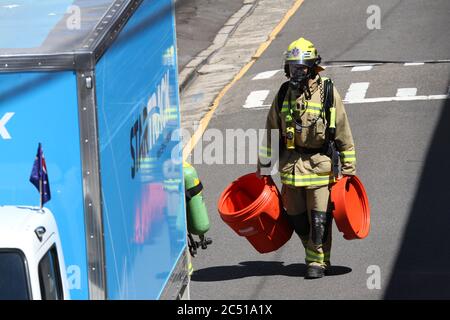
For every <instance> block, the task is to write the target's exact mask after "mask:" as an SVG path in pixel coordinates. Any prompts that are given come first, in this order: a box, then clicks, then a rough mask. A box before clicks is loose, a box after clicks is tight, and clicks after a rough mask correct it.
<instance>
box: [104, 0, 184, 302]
mask: <svg viewBox="0 0 450 320" xmlns="http://www.w3.org/2000/svg"><path fill="white" fill-rule="evenodd" d="M96 88H97V104H98V124H99V148H100V170H101V182H102V197H103V222H104V230H105V252H106V270H107V297H108V298H109V299H156V298H159V296H160V294H161V291H162V290H163V288H164V286H165V284H166V282H167V281H168V278H169V276H170V274H171V271H172V269H173V268H174V266H175V264H176V262H177V260H178V258H179V257H180V255H181V254H182V252H183V250H185V248H186V231H185V230H186V220H185V208H184V206H185V204H184V184H183V181H182V163H181V147H180V143H179V137H178V134H177V129H179V123H180V119H179V108H178V106H179V97H178V83H177V65H176V44H175V37H174V13H173V4H172V1H171V0H158V1H150V0H148V1H144V2H143V3H142V4H141V6H140V7H139V9H138V11H137V12H136V13H135V14H134V15H133V16H132V18H131V19H130V21H129V22H128V23H127V25H126V26H125V28H124V29H123V30H122V32H121V34H120V35H119V37H118V38H117V40H116V41H115V42H114V44H113V45H112V47H111V48H109V49H108V50H107V52H106V53H105V54H104V56H103V57H102V58H101V60H100V61H99V63H98V65H97V66H96Z"/></svg>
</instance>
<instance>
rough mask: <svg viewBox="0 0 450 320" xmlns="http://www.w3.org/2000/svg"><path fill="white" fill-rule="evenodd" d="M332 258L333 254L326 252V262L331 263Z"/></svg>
mask: <svg viewBox="0 0 450 320" xmlns="http://www.w3.org/2000/svg"><path fill="white" fill-rule="evenodd" d="M330 258H331V253H330V252H325V253H324V261H328V262H329V261H330Z"/></svg>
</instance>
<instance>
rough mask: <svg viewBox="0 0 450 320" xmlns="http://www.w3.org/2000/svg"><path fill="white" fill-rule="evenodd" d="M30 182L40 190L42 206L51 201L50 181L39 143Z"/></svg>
mask: <svg viewBox="0 0 450 320" xmlns="http://www.w3.org/2000/svg"><path fill="white" fill-rule="evenodd" d="M30 182H31V183H32V184H33V185H34V186H35V187H36V189H38V191H39V193H40V195H41V206H42V205H44V204H45V203H46V202H47V201H49V200H50V198H51V195H50V183H49V181H48V174H47V165H46V164H45V158H44V152H43V151H42V146H41V143H39V146H38V150H37V154H36V159H35V160H34V164H33V169H32V170H31V175H30Z"/></svg>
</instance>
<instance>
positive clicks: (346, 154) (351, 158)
mask: <svg viewBox="0 0 450 320" xmlns="http://www.w3.org/2000/svg"><path fill="white" fill-rule="evenodd" d="M340 155H341V161H342V162H356V151H354V150H352V151H342V152H341V153H340Z"/></svg>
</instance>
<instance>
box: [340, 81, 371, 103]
mask: <svg viewBox="0 0 450 320" xmlns="http://www.w3.org/2000/svg"><path fill="white" fill-rule="evenodd" d="M369 84H370V83H369V82H355V83H352V84H350V87H349V88H348V90H347V93H346V94H345V99H344V100H347V101H351V100H361V99H364V97H365V96H366V92H367V89H368V88H369Z"/></svg>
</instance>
